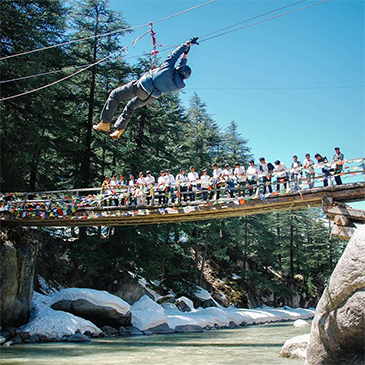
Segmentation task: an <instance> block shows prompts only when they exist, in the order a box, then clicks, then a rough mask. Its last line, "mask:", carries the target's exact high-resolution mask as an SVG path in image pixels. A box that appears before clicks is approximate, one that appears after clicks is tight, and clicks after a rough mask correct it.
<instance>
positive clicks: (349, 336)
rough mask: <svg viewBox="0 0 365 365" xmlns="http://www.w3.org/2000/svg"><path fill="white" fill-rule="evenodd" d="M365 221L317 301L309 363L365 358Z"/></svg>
mask: <svg viewBox="0 0 365 365" xmlns="http://www.w3.org/2000/svg"><path fill="white" fill-rule="evenodd" d="M364 252H365V225H364V226H361V227H359V228H357V230H356V232H355V234H354V235H353V236H352V238H351V240H350V241H349V243H348V245H347V247H346V249H345V251H344V253H343V255H342V257H341V259H340V260H339V262H338V263H337V265H336V267H335V269H334V271H333V273H332V275H331V278H330V280H329V283H328V285H327V287H326V288H325V290H324V292H323V295H322V297H321V299H320V301H319V303H318V305H317V308H316V314H315V317H314V320H313V322H312V328H311V333H310V339H309V344H308V348H307V360H306V365H314V364H316V365H321V364H326V365H332V364H336V365H337V364H352V365H357V364H359V365H360V364H361V365H363V364H364V362H365V358H364V357H365V355H364V354H365V341H364V333H365V320H364V318H365V290H364V288H365V255H364Z"/></svg>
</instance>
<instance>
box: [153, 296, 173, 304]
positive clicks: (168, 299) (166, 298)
mask: <svg viewBox="0 0 365 365" xmlns="http://www.w3.org/2000/svg"><path fill="white" fill-rule="evenodd" d="M175 299H176V298H175V295H174V294H167V295H164V296H162V297H159V298H158V299H157V300H156V303H157V304H160V305H163V304H167V303H174V302H175Z"/></svg>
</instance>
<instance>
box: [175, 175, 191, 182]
mask: <svg viewBox="0 0 365 365" xmlns="http://www.w3.org/2000/svg"><path fill="white" fill-rule="evenodd" d="M187 181H188V178H187V176H186V175H185V174H184V175H182V174H178V175H176V182H177V183H179V184H181V183H186V182H187Z"/></svg>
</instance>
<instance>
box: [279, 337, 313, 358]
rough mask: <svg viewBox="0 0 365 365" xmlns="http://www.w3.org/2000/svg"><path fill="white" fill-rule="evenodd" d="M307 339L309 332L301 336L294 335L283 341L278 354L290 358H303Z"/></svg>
mask: <svg viewBox="0 0 365 365" xmlns="http://www.w3.org/2000/svg"><path fill="white" fill-rule="evenodd" d="M308 341H309V334H307V335H302V336H295V337H293V338H291V339H290V340H288V341H285V343H284V346H283V347H282V349H281V351H280V354H279V356H281V357H289V358H291V359H303V360H304V359H305V358H306V351H307V345H308Z"/></svg>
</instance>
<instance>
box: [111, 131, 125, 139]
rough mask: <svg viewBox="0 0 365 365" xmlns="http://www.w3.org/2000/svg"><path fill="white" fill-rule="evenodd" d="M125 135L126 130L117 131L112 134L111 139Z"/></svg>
mask: <svg viewBox="0 0 365 365" xmlns="http://www.w3.org/2000/svg"><path fill="white" fill-rule="evenodd" d="M123 133H124V129H116V130H115V131H114V132H113V133H111V134H110V138H112V139H118V138H119V137H120V136H121V135H122V134H123Z"/></svg>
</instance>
